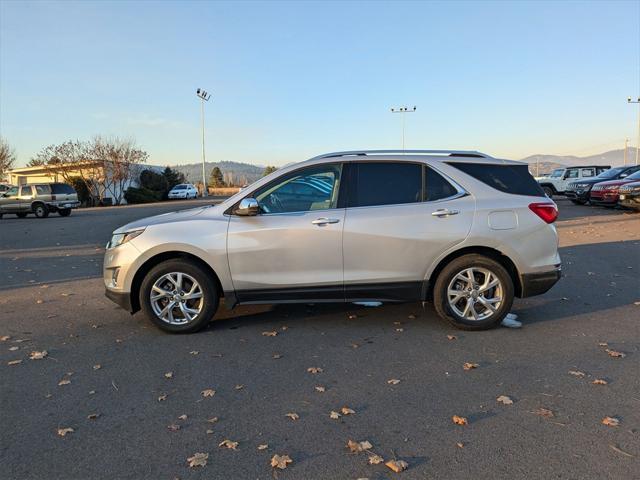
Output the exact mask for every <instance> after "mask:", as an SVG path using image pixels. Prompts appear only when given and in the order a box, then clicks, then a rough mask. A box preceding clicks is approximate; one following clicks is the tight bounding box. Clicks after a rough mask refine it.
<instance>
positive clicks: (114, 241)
mask: <svg viewBox="0 0 640 480" xmlns="http://www.w3.org/2000/svg"><path fill="white" fill-rule="evenodd" d="M142 232H144V228H141V229H139V230H131V231H130V232H124V233H114V234H113V235H112V236H111V240H110V241H109V243H108V244H107V249H110V248H116V247H119V246H120V245H122V244H123V243H127V242H128V241H129V240H133V239H134V238H136V237H137V236H138V235H140V234H141V233H142Z"/></svg>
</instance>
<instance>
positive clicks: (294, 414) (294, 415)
mask: <svg viewBox="0 0 640 480" xmlns="http://www.w3.org/2000/svg"><path fill="white" fill-rule="evenodd" d="M285 417H289V418H290V419H291V420H298V419H299V418H300V415H298V414H297V413H294V412H289V413H287V414H286V415H285Z"/></svg>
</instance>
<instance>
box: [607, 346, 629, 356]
mask: <svg viewBox="0 0 640 480" xmlns="http://www.w3.org/2000/svg"><path fill="white" fill-rule="evenodd" d="M605 352H607V353H608V354H609V356H610V357H613V358H624V357H626V354H625V353H622V352H616V351H615V350H610V349H608V348H607V349H606V350H605Z"/></svg>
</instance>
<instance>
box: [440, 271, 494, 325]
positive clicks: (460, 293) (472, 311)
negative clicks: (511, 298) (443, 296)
mask: <svg viewBox="0 0 640 480" xmlns="http://www.w3.org/2000/svg"><path fill="white" fill-rule="evenodd" d="M503 298H504V287H503V285H502V282H501V281H500V279H499V278H498V276H497V275H496V274H495V273H493V272H491V270H488V269H486V268H480V267H470V268H465V269H464V270H462V271H460V272H458V273H457V274H456V275H455V276H454V277H453V279H452V280H451V282H449V286H448V287H447V301H448V304H449V308H451V310H452V311H453V312H454V313H455V314H456V315H458V316H460V317H462V318H464V319H465V320H471V321H479V320H486V319H488V318H490V317H491V316H493V315H494V314H495V313H496V312H497V311H498V310H499V309H500V306H501V305H502V302H503Z"/></svg>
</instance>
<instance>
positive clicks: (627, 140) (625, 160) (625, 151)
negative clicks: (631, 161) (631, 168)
mask: <svg viewBox="0 0 640 480" xmlns="http://www.w3.org/2000/svg"><path fill="white" fill-rule="evenodd" d="M628 145H629V139H628V138H625V139H624V165H625V166H626V165H627V148H629V147H628Z"/></svg>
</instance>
